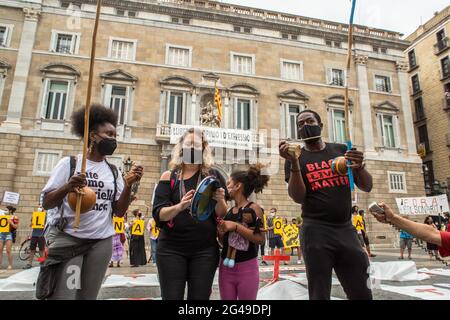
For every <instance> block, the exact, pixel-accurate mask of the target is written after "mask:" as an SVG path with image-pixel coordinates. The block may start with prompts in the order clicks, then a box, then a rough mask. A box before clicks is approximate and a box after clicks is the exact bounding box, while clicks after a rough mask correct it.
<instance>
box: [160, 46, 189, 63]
mask: <svg viewBox="0 0 450 320" xmlns="http://www.w3.org/2000/svg"><path fill="white" fill-rule="evenodd" d="M166 64H168V65H171V66H180V67H191V65H192V48H191V47H180V46H174V45H167V48H166Z"/></svg>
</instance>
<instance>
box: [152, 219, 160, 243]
mask: <svg viewBox="0 0 450 320" xmlns="http://www.w3.org/2000/svg"><path fill="white" fill-rule="evenodd" d="M151 231H152V238H154V239H156V238H158V236H159V228H157V227H156V221H155V220H152V228H151Z"/></svg>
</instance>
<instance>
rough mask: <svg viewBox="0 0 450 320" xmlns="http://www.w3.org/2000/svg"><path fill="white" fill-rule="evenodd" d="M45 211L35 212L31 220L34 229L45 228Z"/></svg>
mask: <svg viewBox="0 0 450 320" xmlns="http://www.w3.org/2000/svg"><path fill="white" fill-rule="evenodd" d="M45 216H46V213H45V212H39V211H36V212H33V218H32V220H31V228H32V229H44V227H45Z"/></svg>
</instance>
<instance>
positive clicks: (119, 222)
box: [113, 217, 125, 233]
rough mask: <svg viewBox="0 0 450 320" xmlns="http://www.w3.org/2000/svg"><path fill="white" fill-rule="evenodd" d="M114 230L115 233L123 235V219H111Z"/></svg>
mask: <svg viewBox="0 0 450 320" xmlns="http://www.w3.org/2000/svg"><path fill="white" fill-rule="evenodd" d="M113 224H114V230H116V233H125V219H124V217H113Z"/></svg>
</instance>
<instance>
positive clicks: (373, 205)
mask: <svg viewBox="0 0 450 320" xmlns="http://www.w3.org/2000/svg"><path fill="white" fill-rule="evenodd" d="M369 211H371V212H374V213H379V214H384V209H383V208H381V207H380V206H379V205H378V204H377V203H376V202H372V203H371V204H370V205H369Z"/></svg>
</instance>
